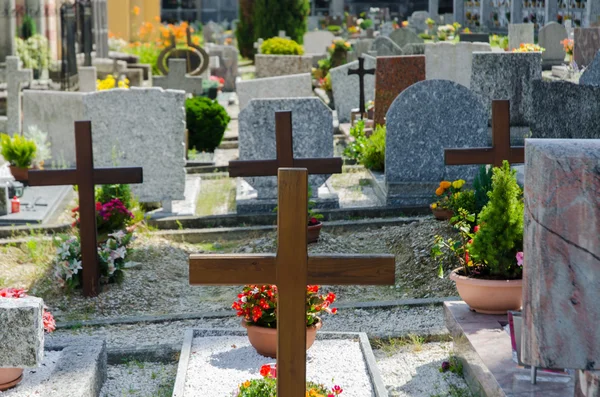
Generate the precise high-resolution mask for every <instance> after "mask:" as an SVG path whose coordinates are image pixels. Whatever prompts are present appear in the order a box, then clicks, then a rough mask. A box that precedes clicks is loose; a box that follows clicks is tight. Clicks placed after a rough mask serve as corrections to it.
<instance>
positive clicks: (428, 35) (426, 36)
mask: <svg viewBox="0 0 600 397" xmlns="http://www.w3.org/2000/svg"><path fill="white" fill-rule="evenodd" d="M419 37H420V38H422V39H423V40H431V39H433V36H432V35H430V34H427V33H419Z"/></svg>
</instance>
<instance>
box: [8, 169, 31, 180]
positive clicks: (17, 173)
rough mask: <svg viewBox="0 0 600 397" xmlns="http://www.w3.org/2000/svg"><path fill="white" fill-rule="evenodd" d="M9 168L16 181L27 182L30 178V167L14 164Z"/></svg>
mask: <svg viewBox="0 0 600 397" xmlns="http://www.w3.org/2000/svg"><path fill="white" fill-rule="evenodd" d="M8 168H9V169H10V173H11V174H12V176H13V177H14V178H15V180H16V181H18V182H27V180H28V179H29V168H21V167H15V166H14V165H11V166H9V167H8Z"/></svg>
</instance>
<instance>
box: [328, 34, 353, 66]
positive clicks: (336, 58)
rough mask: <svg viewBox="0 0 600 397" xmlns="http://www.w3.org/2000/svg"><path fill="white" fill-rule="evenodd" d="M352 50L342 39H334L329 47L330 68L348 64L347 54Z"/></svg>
mask: <svg viewBox="0 0 600 397" xmlns="http://www.w3.org/2000/svg"><path fill="white" fill-rule="evenodd" d="M351 50H352V45H351V44H350V43H349V42H347V41H346V40H344V39H335V40H333V42H332V43H331V45H330V46H329V59H330V60H331V68H337V67H338V66H342V65H345V64H346V63H347V62H348V52H350V51H351Z"/></svg>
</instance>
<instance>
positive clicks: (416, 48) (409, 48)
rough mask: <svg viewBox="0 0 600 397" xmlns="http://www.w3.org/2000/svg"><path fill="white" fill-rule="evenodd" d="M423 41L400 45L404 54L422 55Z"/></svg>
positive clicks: (423, 51) (423, 52)
mask: <svg viewBox="0 0 600 397" xmlns="http://www.w3.org/2000/svg"><path fill="white" fill-rule="evenodd" d="M425 45H426V44H425V43H410V44H407V45H405V46H404V47H402V53H404V55H424V54H425Z"/></svg>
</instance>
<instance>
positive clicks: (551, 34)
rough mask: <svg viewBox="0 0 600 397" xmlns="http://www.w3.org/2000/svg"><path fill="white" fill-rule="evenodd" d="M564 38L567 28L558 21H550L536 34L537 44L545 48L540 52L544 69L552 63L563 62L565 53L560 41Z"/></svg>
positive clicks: (552, 64) (559, 63) (560, 63)
mask: <svg viewBox="0 0 600 397" xmlns="http://www.w3.org/2000/svg"><path fill="white" fill-rule="evenodd" d="M566 38H567V30H566V29H565V27H564V26H563V25H561V24H559V23H556V22H550V23H547V24H546V25H545V26H544V27H543V28H541V29H540V33H539V36H538V41H539V45H540V47H542V48H545V49H546V51H544V52H543V53H542V62H543V66H544V69H546V68H551V67H552V66H554V65H562V64H563V63H564V62H565V56H566V55H567V54H566V52H565V48H564V47H563V45H562V44H561V41H563V40H565V39H566Z"/></svg>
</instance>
